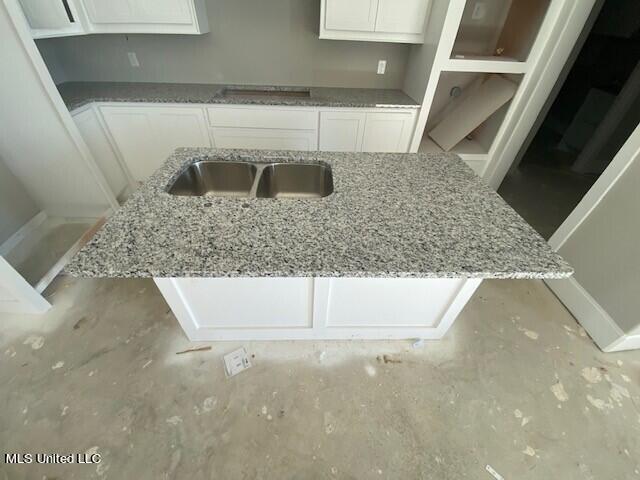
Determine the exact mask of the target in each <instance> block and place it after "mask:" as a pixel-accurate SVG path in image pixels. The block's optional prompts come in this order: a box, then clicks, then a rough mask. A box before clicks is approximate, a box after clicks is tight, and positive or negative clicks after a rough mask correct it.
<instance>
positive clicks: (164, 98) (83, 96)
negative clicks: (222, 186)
mask: <svg viewBox="0 0 640 480" xmlns="http://www.w3.org/2000/svg"><path fill="white" fill-rule="evenodd" d="M225 89H236V90H238V89H261V90H263V89H264V90H274V91H294V92H296V91H301V90H310V96H309V97H307V98H304V97H275V96H270V95H265V96H259V95H258V96H256V95H251V96H245V95H240V96H234V95H230V96H227V95H224V91H225ZM58 91H59V92H60V95H61V96H62V99H63V100H64V102H65V104H66V105H67V108H68V109H69V110H70V111H73V110H75V109H77V108H80V107H82V106H84V105H86V104H88V103H91V102H145V103H197V104H233V105H237V104H245V105H287V106H308V107H314V106H315V107H317V106H320V107H371V108H374V107H387V108H390V107H397V108H420V104H419V103H418V102H416V101H415V100H413V99H412V98H411V97H409V96H408V95H407V94H405V93H404V92H402V91H401V90H389V89H375V88H329V87H311V88H307V87H276V86H268V87H264V86H248V85H240V86H239V85H213V84H189V83H134V82H67V83H62V84H60V85H58Z"/></svg>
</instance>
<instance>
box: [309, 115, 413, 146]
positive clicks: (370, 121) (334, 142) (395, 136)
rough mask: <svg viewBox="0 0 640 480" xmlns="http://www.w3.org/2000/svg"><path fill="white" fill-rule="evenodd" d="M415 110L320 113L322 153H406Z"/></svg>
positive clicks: (411, 132)
mask: <svg viewBox="0 0 640 480" xmlns="http://www.w3.org/2000/svg"><path fill="white" fill-rule="evenodd" d="M416 113H417V112H416V111H415V110H409V111H407V110H402V111H400V110H392V111H388V112H386V111H384V112H381V111H368V112H367V111H365V112H359V111H356V110H346V111H340V110H326V111H321V112H320V141H319V145H320V150H321V151H333V152H401V153H403V152H407V151H408V149H409V143H410V141H411V136H412V134H413V128H414V125H415V120H416Z"/></svg>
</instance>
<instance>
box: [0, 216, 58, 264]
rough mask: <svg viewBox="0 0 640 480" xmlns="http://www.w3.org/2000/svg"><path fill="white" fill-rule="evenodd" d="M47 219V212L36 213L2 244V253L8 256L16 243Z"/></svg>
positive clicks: (0, 247) (0, 246)
mask: <svg viewBox="0 0 640 480" xmlns="http://www.w3.org/2000/svg"><path fill="white" fill-rule="evenodd" d="M46 219H47V214H46V213H45V212H40V213H38V214H37V215H35V216H34V217H33V218H32V219H31V220H29V221H28V222H27V223H25V224H24V225H23V226H22V227H20V228H19V229H18V230H17V231H16V232H15V233H14V234H13V235H11V236H10V237H9V238H8V239H7V240H5V242H4V243H3V244H2V245H0V255H1V256H7V255H8V254H9V252H10V251H11V250H13V249H14V248H15V247H16V245H18V244H19V243H20V242H21V241H22V240H24V239H25V238H27V237H28V236H29V235H31V234H32V233H33V232H34V231H36V230H37V229H38V227H39V226H40V225H42V224H43V223H44V221H45V220H46Z"/></svg>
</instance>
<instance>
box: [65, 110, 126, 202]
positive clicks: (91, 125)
mask: <svg viewBox="0 0 640 480" xmlns="http://www.w3.org/2000/svg"><path fill="white" fill-rule="evenodd" d="M73 120H74V122H75V124H76V126H77V127H78V130H80V134H81V135H82V138H83V139H84V141H85V143H86V144H87V147H89V151H90V152H91V154H92V155H93V158H94V159H95V161H96V163H97V164H98V167H99V168H100V170H101V171H102V174H103V175H104V177H105V179H106V180H107V183H108V184H109V186H110V187H111V191H112V192H113V194H114V195H115V196H116V197H121V196H122V195H123V194H124V193H125V191H126V189H127V187H133V182H132V179H131V177H130V174H129V172H128V171H127V169H126V167H123V166H122V165H121V163H120V159H119V158H118V155H117V153H116V150H115V148H114V146H113V145H112V144H111V142H110V140H109V138H108V136H107V132H105V130H104V128H103V126H102V124H101V123H100V119H99V116H98V114H97V113H96V111H95V110H94V108H93V107H90V108H87V109H85V110H81V111H79V112H77V113H74V114H73Z"/></svg>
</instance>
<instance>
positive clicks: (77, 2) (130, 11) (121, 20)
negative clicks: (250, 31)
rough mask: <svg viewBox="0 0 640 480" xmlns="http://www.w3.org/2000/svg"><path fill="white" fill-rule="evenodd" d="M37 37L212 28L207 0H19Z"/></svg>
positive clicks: (189, 31)
mask: <svg viewBox="0 0 640 480" xmlns="http://www.w3.org/2000/svg"><path fill="white" fill-rule="evenodd" d="M18 1H19V3H20V6H21V7H22V11H23V13H24V16H25V18H26V21H27V23H28V25H29V27H30V29H31V34H32V36H33V37H34V38H47V37H61V36H68V35H83V34H91V33H172V34H183V35H189V34H192V35H198V34H202V33H207V32H208V31H209V21H208V19H207V11H206V8H205V3H204V2H205V0H18Z"/></svg>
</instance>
